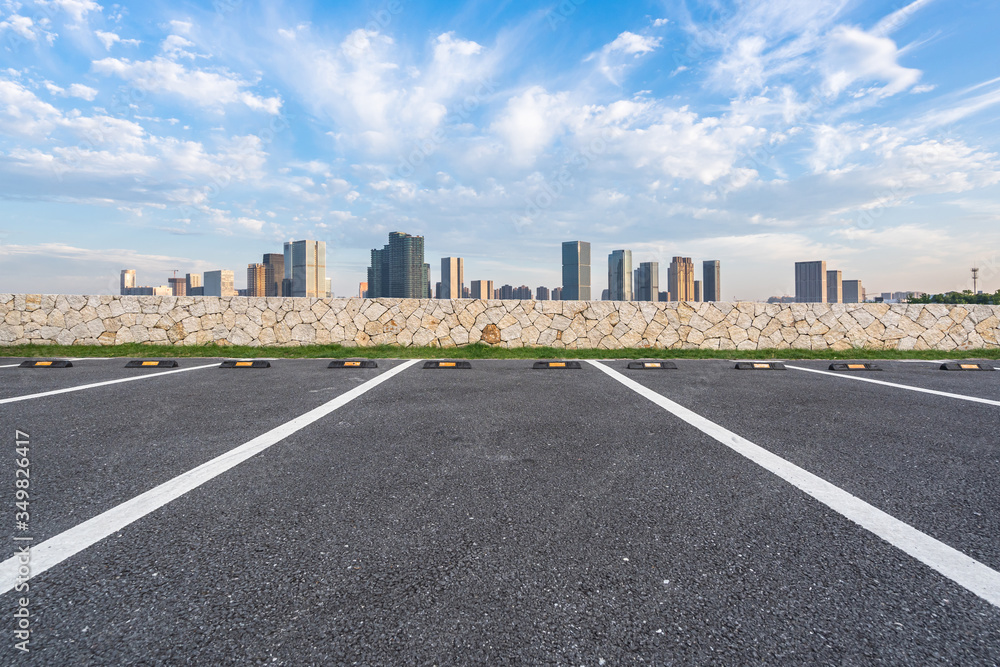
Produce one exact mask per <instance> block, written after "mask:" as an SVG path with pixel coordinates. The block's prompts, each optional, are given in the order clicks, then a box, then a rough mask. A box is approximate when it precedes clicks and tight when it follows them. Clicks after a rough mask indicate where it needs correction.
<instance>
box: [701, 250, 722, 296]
mask: <svg viewBox="0 0 1000 667" xmlns="http://www.w3.org/2000/svg"><path fill="white" fill-rule="evenodd" d="M719 265H720V262H719V260H717V259H712V260H709V261H707V262H702V263H701V267H702V281H701V300H702V301H722V276H721V275H720V270H719Z"/></svg>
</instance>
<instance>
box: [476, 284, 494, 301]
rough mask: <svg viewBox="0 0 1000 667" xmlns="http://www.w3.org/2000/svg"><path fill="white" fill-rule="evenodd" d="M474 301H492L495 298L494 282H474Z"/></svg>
mask: <svg viewBox="0 0 1000 667" xmlns="http://www.w3.org/2000/svg"><path fill="white" fill-rule="evenodd" d="M471 296H472V298H473V299H484V300H485V299H492V298H493V281H492V280H473V281H472V294H471Z"/></svg>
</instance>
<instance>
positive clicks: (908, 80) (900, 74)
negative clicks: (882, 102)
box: [821, 26, 921, 97]
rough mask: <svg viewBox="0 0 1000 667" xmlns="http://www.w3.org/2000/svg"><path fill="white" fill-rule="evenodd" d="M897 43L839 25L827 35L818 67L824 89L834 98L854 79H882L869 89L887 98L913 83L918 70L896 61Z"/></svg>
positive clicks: (915, 81)
mask: <svg viewBox="0 0 1000 667" xmlns="http://www.w3.org/2000/svg"><path fill="white" fill-rule="evenodd" d="M899 55H900V54H899V50H898V49H897V48H896V43H895V42H893V41H892V40H891V39H889V38H887V37H878V36H876V35H872V34H870V33H866V32H864V31H863V30H859V29H858V28H850V27H845V26H838V27H837V28H835V29H834V30H833V32H832V33H831V35H830V40H829V42H828V44H827V47H826V49H825V52H824V54H823V63H822V65H821V69H822V71H823V74H824V79H825V80H824V91H825V92H826V94H827V95H829V96H831V97H836V96H838V95H840V94H841V93H843V92H844V91H845V90H847V88H848V87H850V86H851V85H852V84H854V83H855V82H859V81H861V82H871V81H880V82H884V83H885V86H883V87H881V88H875V89H873V90H872V92H873V94H874V95H875V96H876V97H889V96H891V95H895V94H897V93H900V92H903V91H904V90H906V89H908V88H910V87H912V86H914V85H915V84H916V83H917V81H919V80H920V76H921V72H920V70H918V69H910V68H907V67H903V66H902V65H900V64H899V62H898V61H899Z"/></svg>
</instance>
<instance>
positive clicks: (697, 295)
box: [694, 280, 702, 301]
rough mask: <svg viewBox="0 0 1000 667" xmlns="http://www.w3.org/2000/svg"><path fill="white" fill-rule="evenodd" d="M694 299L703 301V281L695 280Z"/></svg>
mask: <svg viewBox="0 0 1000 667" xmlns="http://www.w3.org/2000/svg"><path fill="white" fill-rule="evenodd" d="M694 300H695V301H701V300H702V298H701V281H700V280H696V281H694Z"/></svg>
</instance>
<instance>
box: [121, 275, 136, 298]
mask: <svg viewBox="0 0 1000 667" xmlns="http://www.w3.org/2000/svg"><path fill="white" fill-rule="evenodd" d="M121 279H122V288H121V293H122V294H123V295H124V294H128V293H129V292H128V290H130V289H134V288H135V287H136V284H135V269H122V276H121Z"/></svg>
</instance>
